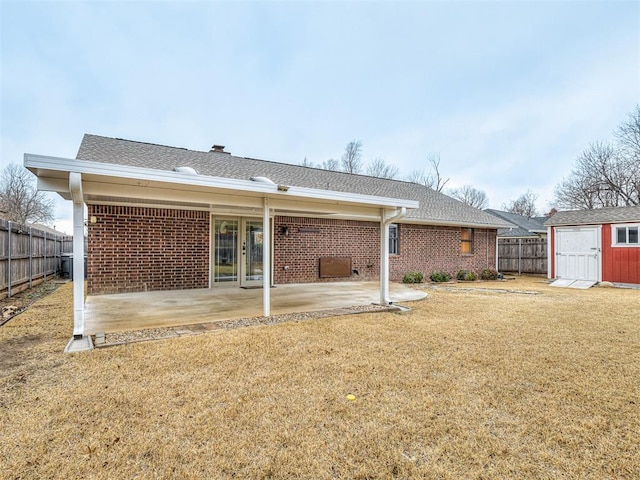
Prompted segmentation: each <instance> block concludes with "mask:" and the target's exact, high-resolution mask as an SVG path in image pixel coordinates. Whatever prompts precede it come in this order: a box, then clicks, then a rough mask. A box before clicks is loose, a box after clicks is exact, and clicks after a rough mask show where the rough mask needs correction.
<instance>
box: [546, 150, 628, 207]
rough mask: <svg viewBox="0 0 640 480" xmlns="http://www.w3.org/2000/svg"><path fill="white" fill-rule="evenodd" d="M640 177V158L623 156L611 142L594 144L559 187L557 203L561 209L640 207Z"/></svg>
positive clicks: (582, 154)
mask: <svg viewBox="0 0 640 480" xmlns="http://www.w3.org/2000/svg"><path fill="white" fill-rule="evenodd" d="M639 178H640V157H639V158H638V159H634V158H633V157H632V156H631V155H624V154H623V153H622V152H621V150H618V149H616V147H615V146H614V145H613V144H610V143H603V142H596V143H592V144H591V145H589V147H588V148H587V149H586V150H585V151H584V152H582V153H581V154H580V156H579V157H578V159H577V161H576V164H575V166H574V168H573V171H572V172H571V175H570V176H569V177H568V178H566V179H563V180H562V182H561V183H560V184H559V185H557V186H556V189H555V200H556V203H557V204H558V205H559V206H560V207H562V208H585V209H591V208H601V207H620V206H627V205H639V204H640V198H639V194H640V180H639Z"/></svg>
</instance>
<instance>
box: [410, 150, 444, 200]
mask: <svg viewBox="0 0 640 480" xmlns="http://www.w3.org/2000/svg"><path fill="white" fill-rule="evenodd" d="M428 160H429V163H430V164H431V169H430V170H429V172H425V171H424V170H414V171H413V172H411V173H410V174H409V175H407V177H406V179H407V181H409V182H413V183H419V184H420V185H424V186H425V187H429V188H432V189H434V190H435V191H436V192H442V190H444V187H445V185H446V184H447V183H449V178H448V177H447V178H446V179H445V178H444V177H443V176H442V175H441V174H440V155H438V154H432V155H429V157H428Z"/></svg>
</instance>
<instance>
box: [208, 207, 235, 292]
mask: <svg viewBox="0 0 640 480" xmlns="http://www.w3.org/2000/svg"><path fill="white" fill-rule="evenodd" d="M213 237H214V238H213V245H214V258H213V281H214V283H223V282H237V281H238V221H237V220H227V219H216V220H215V224H214V231H213Z"/></svg>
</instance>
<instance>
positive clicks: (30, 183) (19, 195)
mask: <svg viewBox="0 0 640 480" xmlns="http://www.w3.org/2000/svg"><path fill="white" fill-rule="evenodd" d="M0 206H1V207H2V210H4V211H5V212H6V216H7V219H8V220H11V221H12V222H17V223H22V224H25V223H44V224H51V223H52V222H53V219H54V202H53V200H52V199H51V198H49V197H48V196H47V195H46V194H45V193H44V192H39V191H38V190H37V188H36V185H35V178H34V177H33V176H32V175H31V173H29V171H28V170H27V169H25V168H23V167H21V166H19V165H16V164H15V163H10V164H9V165H7V166H6V167H5V168H4V170H2V178H1V179H0Z"/></svg>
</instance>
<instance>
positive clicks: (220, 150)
mask: <svg viewBox="0 0 640 480" xmlns="http://www.w3.org/2000/svg"><path fill="white" fill-rule="evenodd" d="M210 152H214V153H226V154H228V153H229V152H225V151H224V145H214V146H213V147H211V150H210Z"/></svg>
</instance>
